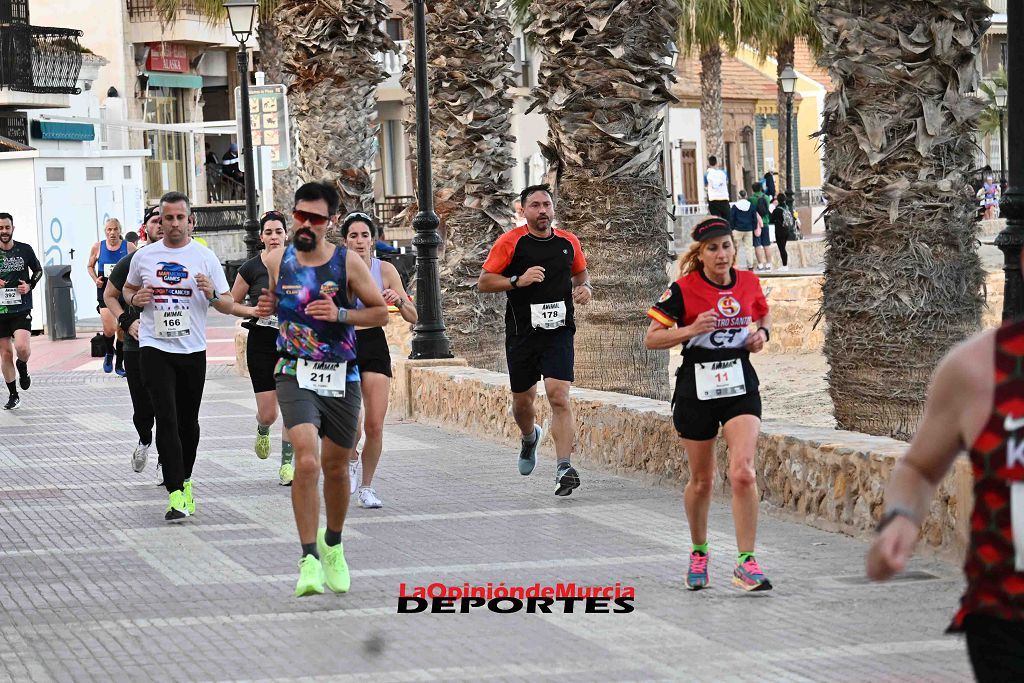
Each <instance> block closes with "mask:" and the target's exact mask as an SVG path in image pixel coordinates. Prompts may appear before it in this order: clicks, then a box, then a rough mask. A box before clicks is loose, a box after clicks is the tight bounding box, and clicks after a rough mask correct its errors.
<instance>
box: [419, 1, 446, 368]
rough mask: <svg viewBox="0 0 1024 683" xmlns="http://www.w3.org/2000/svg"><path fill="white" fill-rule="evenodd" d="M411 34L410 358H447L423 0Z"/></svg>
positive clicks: (425, 20)
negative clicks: (413, 204) (413, 317)
mask: <svg viewBox="0 0 1024 683" xmlns="http://www.w3.org/2000/svg"><path fill="white" fill-rule="evenodd" d="M412 4H413V37H414V40H415V56H416V61H415V65H414V66H415V76H416V79H415V81H416V166H417V169H416V170H417V182H416V201H417V203H418V204H419V212H418V213H417V214H416V216H415V217H414V218H413V219H412V227H413V230H414V231H415V235H414V236H413V238H412V243H413V246H414V247H416V314H417V315H418V316H419V321H418V322H417V323H416V325H415V326H414V327H413V328H412V331H413V335H412V342H411V348H412V353H410V354H409V358H410V359H413V360H426V359H432V358H451V357H452V352H451V346H450V343H449V340H448V335H447V334H446V333H445V328H444V315H443V313H442V310H441V277H440V273H439V271H438V267H437V250H438V247H440V246H441V237H440V235H438V234H437V227H438V225H440V221H439V220H438V218H437V214H436V213H434V180H433V177H432V174H431V170H430V109H429V101H430V93H429V91H428V88H429V85H428V84H427V14H426V3H425V0H413V3H412Z"/></svg>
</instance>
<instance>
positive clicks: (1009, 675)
mask: <svg viewBox="0 0 1024 683" xmlns="http://www.w3.org/2000/svg"><path fill="white" fill-rule="evenodd" d="M964 631H966V632H967V654H968V656H969V657H970V658H971V667H972V668H973V669H974V677H975V678H976V679H977V680H978V682H979V683H1004V682H1005V683H1011V681H1012V682H1016V681H1022V680H1024V654H1022V653H1021V649H1020V644H1021V641H1022V640H1024V622H1021V621H1007V620H1005V619H997V618H995V617H989V616H984V615H980V614H970V615H968V616H967V618H966V619H965V620H964Z"/></svg>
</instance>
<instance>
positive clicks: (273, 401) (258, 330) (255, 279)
mask: <svg viewBox="0 0 1024 683" xmlns="http://www.w3.org/2000/svg"><path fill="white" fill-rule="evenodd" d="M286 225H287V219H286V218H285V217H284V215H283V214H281V213H278V212H277V211H268V212H267V213H265V214H263V216H261V217H260V242H262V243H263V247H264V249H263V252H262V253H260V254H257V255H256V256H254V257H252V258H251V259H249V260H248V261H246V262H245V263H243V264H242V266H241V267H240V268H239V269H238V275H237V276H236V277H235V282H234V285H232V287H231V296H232V297H233V298H234V300H235V301H236V302H244V303H236V304H235V307H234V310H233V311H232V313H233V314H234V315H236V316H238V317H240V318H245V322H243V323H242V327H245V328H246V329H248V330H249V334H248V336H247V337H246V343H245V362H246V368H247V369H248V371H249V380H250V381H251V382H252V390H253V393H254V394H255V396H256V443H255V445H254V447H253V448H254V450H255V451H256V457H258V458H260V459H261V460H263V459H265V458H267V457H268V456H269V455H270V450H271V444H270V426H271V425H272V424H274V422H276V421H277V387H276V385H275V384H274V365H275V364H276V363H277V327H278V326H277V316H267V317H265V318H261V317H259V316H257V315H256V314H255V305H256V301H257V300H258V299H259V296H260V292H261V291H263V290H264V289H266V288H267V287H269V286H270V276H269V274H268V273H267V266H266V263H265V262H264V257H265V256H266V255H267V254H268V253H269V252H271V251H273V250H275V249H280V248H281V247H283V246H284V244H285V241H286V240H287V238H288V233H287V228H286V227H285V226H286ZM293 476H294V468H293V466H292V445H291V443H290V442H289V441H288V435H287V430H282V434H281V466H280V468H279V469H278V479H279V481H280V484H281V486H291V483H292V477H293Z"/></svg>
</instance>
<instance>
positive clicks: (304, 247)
mask: <svg viewBox="0 0 1024 683" xmlns="http://www.w3.org/2000/svg"><path fill="white" fill-rule="evenodd" d="M292 244H294V245H295V248H296V249H298V250H299V251H313V250H314V249H316V246H317V238H316V233H315V232H313V231H312V230H310V229H309V228H299V229H298V230H296V231H295V236H294V237H293V238H292Z"/></svg>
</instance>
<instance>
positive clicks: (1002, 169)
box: [995, 88, 1006, 192]
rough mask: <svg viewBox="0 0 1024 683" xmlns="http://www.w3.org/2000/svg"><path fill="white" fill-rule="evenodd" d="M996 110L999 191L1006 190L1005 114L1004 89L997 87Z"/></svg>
mask: <svg viewBox="0 0 1024 683" xmlns="http://www.w3.org/2000/svg"><path fill="white" fill-rule="evenodd" d="M995 101H996V110H997V111H998V112H999V191H1000V192H1003V191H1005V190H1006V136H1005V133H1004V130H1005V129H1004V125H1003V124H1004V119H1005V114H1006V91H1005V90H1004V89H1002V88H999V89H997V90H996V92H995Z"/></svg>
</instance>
